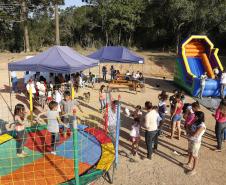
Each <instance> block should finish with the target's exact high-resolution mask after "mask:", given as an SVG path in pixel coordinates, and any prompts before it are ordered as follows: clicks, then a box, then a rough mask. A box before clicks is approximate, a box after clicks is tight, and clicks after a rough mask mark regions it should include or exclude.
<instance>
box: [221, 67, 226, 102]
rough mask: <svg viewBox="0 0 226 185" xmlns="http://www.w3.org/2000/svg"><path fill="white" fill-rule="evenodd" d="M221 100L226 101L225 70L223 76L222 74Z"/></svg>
mask: <svg viewBox="0 0 226 185" xmlns="http://www.w3.org/2000/svg"><path fill="white" fill-rule="evenodd" d="M220 84H221V98H222V99H224V89H225V87H226V71H225V70H223V72H222V74H221V81H220Z"/></svg>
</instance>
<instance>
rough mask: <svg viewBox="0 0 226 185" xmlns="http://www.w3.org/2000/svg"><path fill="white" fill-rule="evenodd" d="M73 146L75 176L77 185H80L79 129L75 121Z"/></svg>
mask: <svg viewBox="0 0 226 185" xmlns="http://www.w3.org/2000/svg"><path fill="white" fill-rule="evenodd" d="M73 146H74V174H75V184H76V185H79V184H80V182H79V160H78V127H77V122H76V120H74V123H73Z"/></svg>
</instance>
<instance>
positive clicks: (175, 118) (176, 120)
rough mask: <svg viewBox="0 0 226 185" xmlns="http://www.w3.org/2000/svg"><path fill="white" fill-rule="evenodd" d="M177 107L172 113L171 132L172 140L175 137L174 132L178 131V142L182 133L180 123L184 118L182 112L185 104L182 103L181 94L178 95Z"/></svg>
mask: <svg viewBox="0 0 226 185" xmlns="http://www.w3.org/2000/svg"><path fill="white" fill-rule="evenodd" d="M176 102H177V103H176V106H175V110H174V112H173V113H172V117H171V120H172V130H171V139H172V138H173V136H174V132H175V129H176V128H177V129H178V140H180V132H181V128H180V122H181V118H182V115H181V114H182V110H183V106H184V104H183V102H182V101H181V96H180V94H177V95H176Z"/></svg>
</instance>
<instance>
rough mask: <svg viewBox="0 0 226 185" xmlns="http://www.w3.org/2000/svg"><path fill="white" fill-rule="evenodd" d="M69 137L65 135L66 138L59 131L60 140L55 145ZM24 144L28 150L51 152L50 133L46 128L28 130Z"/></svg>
mask: <svg viewBox="0 0 226 185" xmlns="http://www.w3.org/2000/svg"><path fill="white" fill-rule="evenodd" d="M68 138H69V136H68V135H67V137H66V138H64V137H63V135H62V134H61V133H60V141H59V143H57V145H59V144H61V143H63V142H64V141H66V140H67V139H68ZM25 146H26V147H28V148H29V149H30V150H34V151H38V152H42V153H45V152H51V151H52V149H51V133H50V132H49V131H47V130H41V131H36V132H29V133H28V138H27V141H26V143H25Z"/></svg>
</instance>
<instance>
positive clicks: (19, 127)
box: [14, 103, 27, 158]
mask: <svg viewBox="0 0 226 185" xmlns="http://www.w3.org/2000/svg"><path fill="white" fill-rule="evenodd" d="M25 116H26V112H25V107H24V105H22V104H19V103H18V104H17V105H16V106H15V109H14V120H15V125H16V126H15V131H16V152H17V157H20V158H23V157H26V156H27V153H25V152H24V151H23V148H24V143H25V142H26V136H27V133H26V129H25V127H26V126H25Z"/></svg>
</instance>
